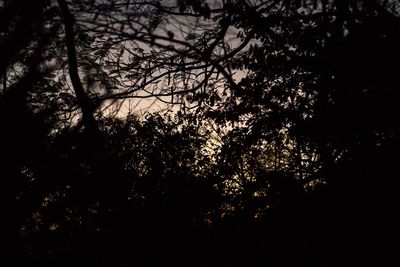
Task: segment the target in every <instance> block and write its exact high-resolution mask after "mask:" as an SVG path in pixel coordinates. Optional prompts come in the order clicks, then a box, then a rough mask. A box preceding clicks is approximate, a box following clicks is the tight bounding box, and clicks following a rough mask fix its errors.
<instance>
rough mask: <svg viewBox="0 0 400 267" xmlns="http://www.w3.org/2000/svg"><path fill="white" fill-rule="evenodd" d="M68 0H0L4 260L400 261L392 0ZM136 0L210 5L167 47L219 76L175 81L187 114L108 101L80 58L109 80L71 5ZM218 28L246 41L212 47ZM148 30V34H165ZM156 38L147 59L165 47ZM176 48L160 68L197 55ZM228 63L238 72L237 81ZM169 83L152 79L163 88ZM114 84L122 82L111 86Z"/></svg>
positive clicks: (397, 57)
mask: <svg viewBox="0 0 400 267" xmlns="http://www.w3.org/2000/svg"><path fill="white" fill-rule="evenodd" d="M78 2H79V3H77V2H74V1H71V2H69V1H65V0H58V1H48V0H43V1H42V0H40V1H25V0H8V1H4V3H3V6H2V7H1V9H0V33H1V41H0V72H1V74H2V75H1V77H2V78H1V79H2V84H3V87H2V91H1V95H0V125H1V128H0V147H1V153H2V159H1V161H0V162H1V164H0V166H1V170H0V177H1V184H2V186H1V195H2V221H3V222H4V226H3V227H2V239H3V240H4V244H5V246H4V247H5V248H6V249H5V250H4V251H5V252H6V254H7V256H6V258H5V259H4V266H99V267H100V266H110V267H111V266H121V267H122V266H162V265H163V266H332V267H333V266H397V265H398V264H399V263H400V260H399V259H398V253H399V251H400V229H399V226H400V219H399V216H398V213H399V212H400V194H399V192H398V191H399V188H400V182H399V178H398V177H399V175H398V172H399V170H398V165H399V163H400V162H399V159H400V157H399V155H398V153H399V149H400V143H399V134H400V125H399V123H400V118H399V115H398V114H399V112H398V107H399V105H398V101H399V99H400V92H399V89H400V75H399V74H400V72H399V68H398V64H399V62H400V19H399V12H400V6H399V4H398V3H397V2H396V1H373V0H368V1H356V0H346V1H344V0H343V1H340V0H338V1H333V0H332V1H328V0H326V1H324V0H321V1H255V2H254V3H250V2H251V1H221V2H223V5H221V6H212V5H211V3H210V1H208V2H207V1H200V0H197V1H175V2H174V1H173V2H174V3H173V4H174V5H173V6H170V5H168V4H165V3H164V2H163V1H149V3H145V4H143V3H142V2H141V1H139V2H140V4H139V2H138V3H136V4H135V2H136V1H133V3H132V1H122V0H121V1H78ZM135 5H145V6H146V5H149V6H150V7H151V8H150V9H148V10H147V9H146V12H148V11H149V10H150V11H151V12H153V13H151V12H150V13H149V14H150V15H149V16H154V17H155V18H157V20H158V21H157V23H161V22H160V21H162V19H163V18H164V19H165V18H167V16H180V15H182V14H185V16H189V17H194V18H197V19H204V20H205V21H214V22H215V23H216V25H217V26H216V29H218V30H219V32H217V33H216V32H212V31H211V29H205V31H204V32H203V33H202V34H198V36H196V35H193V37H192V38H195V39H196V38H197V39H196V41H198V43H194V44H195V45H192V44H191V43H190V41H188V40H186V39H185V40H178V41H177V43H179V44H182V43H184V42H187V43H184V47H189V48H188V49H189V50H179V49H177V48H175V47H172V46H171V47H167V46H163V43H161V44H160V47H161V48H163V49H170V51H169V52H170V53H178V54H177V55H175V57H181V58H186V57H187V58H190V59H191V60H194V62H197V61H196V60H198V61H199V62H200V61H201V62H206V63H207V64H209V66H213V67H212V68H213V69H215V70H216V71H217V72H218V73H217V74H215V75H221V76H222V77H223V81H222V83H224V88H225V89H224V90H223V91H222V90H221V88H217V87H216V85H215V84H213V85H210V86H209V87H207V90H208V91H207V90H206V89H204V90H205V91H196V90H203V89H201V88H202V87H201V86H199V87H198V88H197V87H195V86H193V87H192V88H194V89H193V90H186V91H179V92H178V91H177V92H178V93H176V95H177V96H182V95H183V94H184V96H185V97H187V98H185V99H186V100H184V101H187V102H191V103H193V102H198V108H196V109H194V111H193V112H190V111H189V110H182V109H181V111H180V112H174V113H171V112H170V113H168V112H159V113H149V114H147V115H146V116H145V117H143V118H142V117H139V116H137V115H134V113H131V112H127V113H125V114H123V115H124V116H112V115H106V113H105V112H102V110H101V107H103V106H104V105H106V104H107V103H106V102H105V101H104V99H106V97H104V98H103V96H100V95H99V93H98V92H96V91H95V90H92V89H91V85H92V84H89V82H88V78H87V77H86V76H90V73H89V74H88V73H85V68H89V67H88V66H87V65H90V67H91V68H92V69H95V70H96V73H97V74H96V75H98V76H96V79H97V78H98V80H96V82H93V83H97V84H98V87H101V86H104V87H105V88H108V87H107V86H109V85H110V84H114V85H115V84H118V82H116V81H115V80H113V79H114V76H112V75H113V74H112V73H111V74H110V75H109V76H107V75H105V74H104V75H103V74H101V75H103V76H101V78H99V77H100V74H99V73H100V71H99V70H100V69H101V67H102V66H101V63H98V62H99V61H95V60H93V61H90V60H89V57H90V56H92V54H91V52H93V51H98V50H96V49H97V48H98V47H97V48H96V49H94V48H93V45H98V46H99V47H100V45H99V44H98V43H96V41H94V40H89V41H88V39H90V38H91V36H90V34H89V33H87V34H88V35H87V36H85V35H84V34H85V32H84V30H82V29H83V27H82V25H79V23H80V21H79V20H78V19H77V18H78V17H79V14H80V13H79V12H82V13H83V12H84V11H86V10H90V12H92V13H91V14H95V15H94V17H95V18H96V19H97V18H99V17H100V18H101V16H103V15H102V13H101V12H104V13H105V14H107V13H111V12H122V11H124V10H130V8H132V10H134V11H135V12H138V13H137V14H139V10H141V9H140V8H142V6H140V8H139V7H137V6H135ZM134 8H136V9H134ZM121 10H122V11H121ZM124 12H125V11H124ZM132 12H133V11H132ZM121 14H125V13H121ZM146 14H147V13H146ZM121 17H123V16H122V15H121ZM151 18H152V19H153V17H151ZM152 21H153V20H152ZM165 21H167V20H166V19H165ZM152 23H155V22H154V21H153V22H152ZM167 23H169V22H168V21H167ZM99 25H100V22H99ZM79 27H82V28H79ZM102 27H103V26H102ZM131 27H132V26H131ZM152 27H153V26H152ZM154 27H156V26H154ZM229 27H232V28H234V29H236V30H237V32H238V42H239V43H240V42H243V44H244V45H243V46H239V47H241V48H240V49H237V51H236V50H235V49H232V50H231V51H229V53H227V55H228V56H221V57H220V58H218V56H219V53H224V51H223V50H221V51H220V52H214V51H215V50H214V49H217V47H220V46H219V44H220V43H224V42H225V37H224V36H225V34H226V32H227V30H228V28H229ZM99 29H102V28H101V27H100V26H99ZM121 29H122V28H121ZM121 31H122V30H121ZM108 33H109V32H108V31H106V30H105V29H104V33H103V34H108ZM119 34H121V36H122V37H123V38H125V37H126V35H124V34H125V33H124V34H122V33H119ZM149 34H150V35H151V37H152V38H151V39H149V40H148V42H149V43H151V45H152V46H149V47H153V46H157V40H158V39H157V38H159V39H160V40H162V41H164V42H165V41H166V40H168V38H169V40H170V41H171V42H173V41H174V40H175V39H174V38H175V36H174V33H171V32H168V33H167V34H168V36H169V37H168V38H164V39H163V37H160V36H159V33H158V32H156V31H155V29H153V32H151V31H150V33H149ZM115 35H117V34H115ZM175 35H178V34H175ZM137 36H139V37H137ZM93 38H94V37H93ZM113 38H114V39H106V41H105V42H106V43H105V44H106V45H109V47H111V46H113V45H115V43H116V41H115V40H116V39H115V38H117V37H115V36H114V37H113ZM132 38H142V37H141V36H140V35H134V37H132ZM144 39H145V38H144ZM204 40H206V41H205V44H203V43H201V42H204ZM145 41H147V40H145ZM107 42H108V43H107ZM113 42H114V43H113ZM200 44H202V45H204V47H203V46H201V45H200ZM185 45H186V46H185ZM104 46H105V45H104ZM91 47H92V48H91ZM165 47H167V48H165ZM192 47H194V48H192ZM91 49H92V50H91ZM99 49H100V48H99ZM101 49H103V50H104V49H105V48H104V47H101ZM126 49H129V47H128V48H126ZM132 49H133V48H132ZM149 49H150V48H149ZM190 49H193V50H190ZM201 49H203V50H201ZM132 51H133V52H135V53H145V52H143V49H142V51H141V52H138V51H139V50H132ZM158 51H159V53H160V54H158V55H155V54H153V55H152V56H153V58H151V60H157V58H159V57H164V56H165V57H167V56H169V54H168V53H169V52H167V51H165V50H158ZM177 51H178V52H177ZM193 51H194V52H193ZM218 51H219V50H218ZM195 52H196V53H198V54H195ZM122 55H123V53H122V52H121V54H120V56H121V57H122ZM141 55H143V60H144V59H146V60H147V59H148V58H150V56H149V55H147V54H146V55H145V54H141ZM85 56H86V57H85ZM113 57H118V55H113ZM124 57H126V55H124ZM85 60H86V61H85ZM135 60H137V58H135ZM225 60H226V62H225ZM121 61H122V60H121ZM82 62H89V63H85V64H87V65H84V64H83V63H82ZM170 62H172V59H171V61H170ZM181 62H182V63H181V64H182V65H179V64H178V65H177V66H176V69H171V68H172V67H171V66H175V65H173V64H172V63H171V65H168V64H170V63H168V62H167V61H166V63H165V64H166V65H161V66H159V67H158V68H160V69H161V70H163V68H165V69H166V70H168V71H169V72H170V73H175V72H176V73H182V72H185V71H186V72H187V73H186V74H187V75H190V72H191V71H194V70H195V68H194V67H193V68H191V69H190V68H187V69H185V67H183V66H184V64H187V62H186V61H183V60H182V61H181ZM80 63H81V64H82V65H79V64H80ZM225 63H226V64H225ZM121 64H122V63H121ZM135 64H136V63H135ZM135 64H134V63H131V65H129V66H131V67H132V69H131V70H134V71H139V70H141V68H145V67H137V66H138V65H135ZM110 66H111V65H110V64H109V65H108V66H104V69H107V68H108V67H110ZM149 66H150V65H149ZM185 66H186V65H185ZM207 66H208V65H206V67H207ZM149 68H150V67H149ZM199 69H200V68H199ZM131 70H125V71H131ZM227 70H229V71H227ZM235 70H236V71H239V70H247V73H246V75H245V76H244V78H243V79H241V80H240V81H239V82H235V79H234V78H235V77H234V75H233V74H232V73H233V72H234V71H235ZM120 71H121V73H122V71H124V70H123V68H121V70H120ZM160 72H161V71H160ZM104 73H106V72H104ZM148 73H149V75H153V69H150V70H149V72H148ZM85 75H86V76H85ZM93 75H94V74H93ZM168 75H170V74H168ZM213 75H214V73H212V74H211V75H210V76H207V75H206V78H205V80H204V81H201V82H199V83H200V84H202V86H203V85H204V84H205V85H207V83H210V84H211V83H212V77H213ZM65 76H68V78H65ZM198 76H199V77H200V75H198ZM120 77H121V79H123V78H122V77H125V76H123V75H122V74H121V75H120ZM129 77H131V78H132V77H133V78H132V79H134V77H135V76H129ZM174 77H176V79H178V78H179V77H180V76H179V77H178V75H177V76H174ZM169 79H170V77H169V76H168V86H169V85H170V82H169ZM182 79H183V78H182ZM219 82H221V81H219ZM121 83H122V82H121ZM177 84H179V83H177ZM205 87H206V86H204V88H205ZM199 88H200V89H199ZM210 88H212V89H210ZM107 90H108V89H107ZM107 90H105V91H107ZM126 90H127V91H128V89H126ZM143 90H144V91H145V92H148V91H146V88H145V87H143ZM210 90H211V91H210ZM171 92H172V93H165V92H164V93H162V94H160V93H156V91H153V93H154V97H158V98H159V99H160V101H162V100H163V99H162V98H161V97H163V96H165V95H167V96H168V97H170V96H171V95H172V96H174V95H175V92H174V91H171ZM121 95H122V96H123V97H126V98H129V97H131V96H130V95H128V94H127V93H124V92H122V93H121V92H118V95H117V94H114V95H113V94H112V93H110V92H109V91H107V95H106V96H107V97H108V98H107V100H113V97H115V99H116V98H119V97H120V96H121ZM182 99H184V98H183V96H182ZM171 102H173V101H171ZM119 115H121V114H119ZM227 125H228V126H227ZM5 262H7V263H5Z"/></svg>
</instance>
